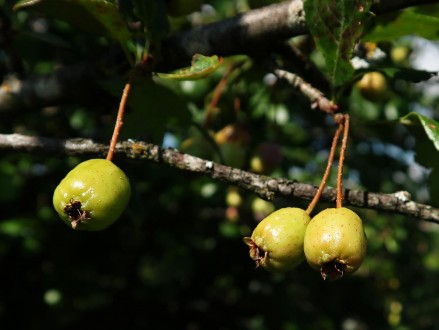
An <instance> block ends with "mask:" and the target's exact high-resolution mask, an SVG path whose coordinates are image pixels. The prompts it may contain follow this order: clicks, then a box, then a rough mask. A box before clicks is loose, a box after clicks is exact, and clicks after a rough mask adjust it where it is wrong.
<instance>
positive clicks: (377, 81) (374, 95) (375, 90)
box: [357, 71, 389, 103]
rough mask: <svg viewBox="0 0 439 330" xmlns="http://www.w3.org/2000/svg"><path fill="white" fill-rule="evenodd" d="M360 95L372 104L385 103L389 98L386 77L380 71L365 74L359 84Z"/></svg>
mask: <svg viewBox="0 0 439 330" xmlns="http://www.w3.org/2000/svg"><path fill="white" fill-rule="evenodd" d="M357 87H358V89H359V91H360V94H361V95H362V96H363V97H364V98H365V99H366V100H369V101H371V102H375V103H378V102H383V101H386V100H387V99H388V98H389V95H388V87H387V80H386V77H385V76H384V75H383V74H382V73H381V72H378V71H374V72H368V73H366V74H364V76H363V77H362V78H361V80H360V81H359V82H358V83H357Z"/></svg>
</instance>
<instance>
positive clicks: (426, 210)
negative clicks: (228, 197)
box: [0, 134, 439, 224]
mask: <svg viewBox="0 0 439 330" xmlns="http://www.w3.org/2000/svg"><path fill="white" fill-rule="evenodd" d="M108 148H109V146H108V145H106V144H101V143H96V142H94V141H92V140H88V139H69V140H57V139H52V138H43V137H32V136H25V135H21V134H0V151H9V152H26V153H35V154H49V155H52V156H53V155H75V156H86V157H105V155H106V153H107V152H108ZM115 154H116V155H118V156H120V157H125V158H130V159H137V160H139V161H146V160H149V161H153V162H156V163H161V164H166V165H168V166H170V167H173V168H177V169H179V170H182V171H186V172H191V173H198V174H200V175H205V176H207V177H209V178H211V179H214V180H218V181H222V182H225V183H228V184H231V185H235V186H238V187H240V188H242V189H245V190H248V191H252V192H254V193H255V194H257V195H259V196H260V197H262V198H265V199H274V198H276V197H289V198H291V197H294V198H298V199H305V200H311V199H312V198H313V196H314V194H315V193H316V191H317V187H315V186H313V185H310V184H306V183H299V182H294V181H290V180H287V179H275V178H271V177H267V176H264V175H257V174H254V173H250V172H246V171H242V170H239V169H236V168H232V167H229V166H225V165H221V164H218V163H214V162H212V161H210V160H204V159H201V158H197V157H194V156H191V155H188V154H183V153H180V152H179V151H177V150H175V149H165V148H162V147H160V146H158V145H154V144H151V143H146V142H142V141H135V142H134V141H123V142H120V143H118V144H117V146H116V152H115ZM343 194H344V204H345V205H352V206H356V207H360V208H366V209H374V210H378V211H385V212H391V213H396V214H401V215H405V216H410V217H413V218H418V219H421V220H425V221H429V222H434V223H438V224H439V209H436V208H433V207H432V206H429V205H424V204H420V203H416V202H414V201H412V200H411V199H410V194H409V193H408V192H405V191H400V192H396V193H393V194H382V193H372V192H366V191H360V190H349V189H345V190H344V192H343ZM335 199H336V190H335V188H326V189H325V190H324V191H323V194H322V196H321V201H324V202H331V203H334V202H335Z"/></svg>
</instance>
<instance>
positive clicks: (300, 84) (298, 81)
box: [274, 69, 338, 114]
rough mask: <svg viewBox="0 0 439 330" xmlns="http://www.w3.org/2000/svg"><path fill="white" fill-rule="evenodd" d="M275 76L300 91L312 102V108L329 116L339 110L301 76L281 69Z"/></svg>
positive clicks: (275, 71)
mask: <svg viewBox="0 0 439 330" xmlns="http://www.w3.org/2000/svg"><path fill="white" fill-rule="evenodd" d="M274 74H275V75H276V76H278V77H279V78H282V79H285V80H286V81H287V82H288V83H289V84H290V85H291V86H293V87H294V88H296V89H298V90H300V91H301V92H302V94H303V95H305V96H306V97H307V98H308V99H309V100H310V102H311V107H312V108H318V109H320V110H321V111H324V112H326V113H329V114H332V113H334V112H335V111H337V110H338V106H337V105H336V104H335V103H333V102H332V101H331V100H328V99H327V98H326V97H325V95H324V94H323V93H322V92H321V91H319V90H318V89H317V88H315V87H313V86H311V84H309V83H308V82H306V81H305V80H304V79H303V78H302V77H300V76H299V75H297V74H294V73H291V72H288V71H285V70H281V69H275V70H274Z"/></svg>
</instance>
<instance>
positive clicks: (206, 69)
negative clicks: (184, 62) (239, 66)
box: [157, 54, 223, 80]
mask: <svg viewBox="0 0 439 330" xmlns="http://www.w3.org/2000/svg"><path fill="white" fill-rule="evenodd" d="M222 61H223V59H222V58H221V57H218V56H216V55H213V56H203V55H200V54H196V55H194V57H193V59H192V65H191V66H190V67H188V68H184V69H180V70H177V71H174V72H173V73H157V75H158V76H159V77H160V78H163V79H173V80H197V79H202V78H205V77H207V76H208V75H210V74H211V73H212V72H214V71H215V70H216V69H217V68H218V67H219V66H220V65H221V63H222Z"/></svg>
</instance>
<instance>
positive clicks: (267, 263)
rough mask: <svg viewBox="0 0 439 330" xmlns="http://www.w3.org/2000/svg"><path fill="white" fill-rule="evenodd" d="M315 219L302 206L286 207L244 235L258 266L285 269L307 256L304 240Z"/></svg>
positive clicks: (276, 270) (273, 269)
mask: <svg viewBox="0 0 439 330" xmlns="http://www.w3.org/2000/svg"><path fill="white" fill-rule="evenodd" d="M310 220H311V218H310V217H309V215H308V214H307V213H306V212H305V211H304V210H302V209H300V208H292V207H287V208H282V209H280V210H277V211H275V212H273V213H271V214H270V215H269V216H267V217H266V218H265V219H263V220H262V221H261V222H260V223H259V224H258V225H257V226H256V228H255V230H254V231H253V233H252V236H251V237H244V243H246V244H247V245H248V246H249V247H250V257H251V258H252V259H253V260H254V261H255V262H256V267H262V268H265V269H267V270H269V271H274V272H283V271H287V270H289V269H291V268H293V267H296V266H297V265H299V264H300V263H301V262H302V261H303V260H304V259H305V255H304V253H303V239H304V235H305V229H306V226H307V225H308V223H309V221H310Z"/></svg>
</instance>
